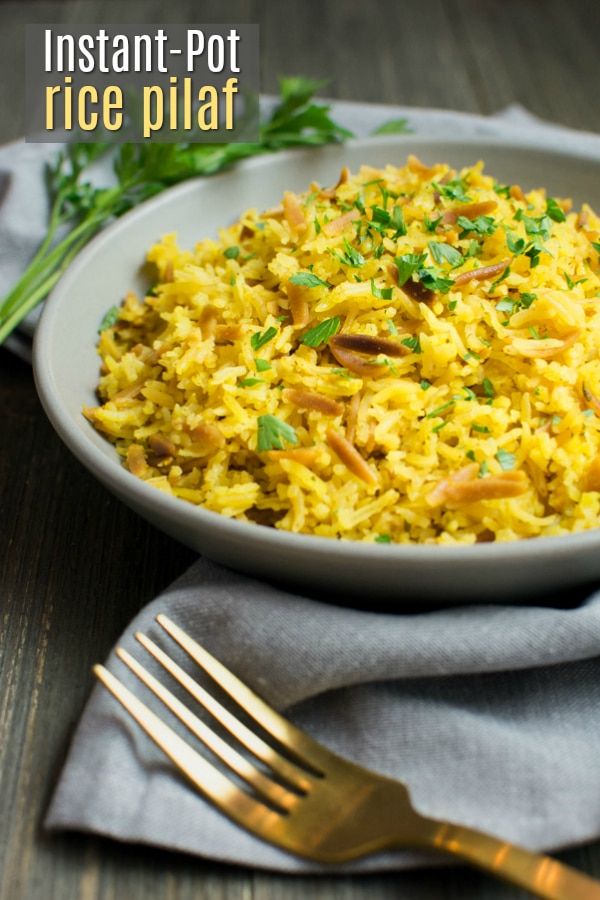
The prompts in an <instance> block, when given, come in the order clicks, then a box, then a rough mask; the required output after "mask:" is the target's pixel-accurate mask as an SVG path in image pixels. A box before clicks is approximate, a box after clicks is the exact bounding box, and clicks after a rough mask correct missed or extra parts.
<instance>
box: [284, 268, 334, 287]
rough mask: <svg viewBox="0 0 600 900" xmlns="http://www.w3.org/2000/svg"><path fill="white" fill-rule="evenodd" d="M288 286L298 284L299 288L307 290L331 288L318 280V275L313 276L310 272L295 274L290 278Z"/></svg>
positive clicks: (320, 279) (326, 283) (321, 280)
mask: <svg viewBox="0 0 600 900" xmlns="http://www.w3.org/2000/svg"><path fill="white" fill-rule="evenodd" d="M290 284H298V285H300V286H301V287H309V288H316V287H327V288H328V287H331V285H330V284H329V283H328V282H327V281H323V279H322V278H319V276H318V275H314V274H313V273H312V272H296V274H295V275H292V277H291V278H290Z"/></svg>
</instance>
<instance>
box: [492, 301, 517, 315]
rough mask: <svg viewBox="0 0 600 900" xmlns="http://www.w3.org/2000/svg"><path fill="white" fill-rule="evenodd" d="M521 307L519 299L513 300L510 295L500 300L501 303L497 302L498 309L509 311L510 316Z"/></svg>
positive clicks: (499, 310)
mask: <svg viewBox="0 0 600 900" xmlns="http://www.w3.org/2000/svg"><path fill="white" fill-rule="evenodd" d="M518 308H519V301H518V300H511V298H510V297H505V298H504V299H503V300H500V302H499V303H496V309H497V310H498V312H507V313H508V314H509V316H512V314H513V313H514V312H516V311H517V309H518Z"/></svg>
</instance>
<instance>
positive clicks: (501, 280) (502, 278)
mask: <svg viewBox="0 0 600 900" xmlns="http://www.w3.org/2000/svg"><path fill="white" fill-rule="evenodd" d="M509 275H510V266H507V267H506V268H505V270H504V272H502V274H501V275H500V276H499V277H498V278H496V280H495V281H492V283H491V284H490V291H493V290H494V288H495V287H496V285H498V284H501V283H502V282H503V281H504V279H505V278H508V276H509Z"/></svg>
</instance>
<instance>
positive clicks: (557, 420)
mask: <svg viewBox="0 0 600 900" xmlns="http://www.w3.org/2000/svg"><path fill="white" fill-rule="evenodd" d="M551 422H552V425H554V426H556V425H560V423H561V422H562V416H552V419H551Z"/></svg>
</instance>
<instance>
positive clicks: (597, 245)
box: [590, 241, 600, 253]
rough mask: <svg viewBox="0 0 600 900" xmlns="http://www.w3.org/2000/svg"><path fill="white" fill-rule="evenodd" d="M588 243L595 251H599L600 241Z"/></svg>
mask: <svg viewBox="0 0 600 900" xmlns="http://www.w3.org/2000/svg"><path fill="white" fill-rule="evenodd" d="M590 244H591V245H592V247H593V248H594V250H595V251H596V253H600V243H599V242H598V241H590Z"/></svg>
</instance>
